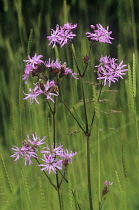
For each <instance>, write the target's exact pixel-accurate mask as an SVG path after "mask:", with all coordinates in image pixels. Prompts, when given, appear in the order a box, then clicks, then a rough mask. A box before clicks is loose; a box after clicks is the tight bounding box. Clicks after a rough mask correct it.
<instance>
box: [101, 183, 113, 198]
mask: <svg viewBox="0 0 139 210" xmlns="http://www.w3.org/2000/svg"><path fill="white" fill-rule="evenodd" d="M109 185H113V182H108V181H107V180H106V181H105V182H104V188H103V190H102V196H104V195H106V194H107V193H108V192H109V190H108V186H109Z"/></svg>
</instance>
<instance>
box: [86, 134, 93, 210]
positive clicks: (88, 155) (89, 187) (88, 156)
mask: <svg viewBox="0 0 139 210" xmlns="http://www.w3.org/2000/svg"><path fill="white" fill-rule="evenodd" d="M89 140H90V139H89V136H87V144H86V146H87V148H86V150H87V151H86V152H87V181H88V196H89V205H90V210H93V203H92V188H91V173H90V142H89Z"/></svg>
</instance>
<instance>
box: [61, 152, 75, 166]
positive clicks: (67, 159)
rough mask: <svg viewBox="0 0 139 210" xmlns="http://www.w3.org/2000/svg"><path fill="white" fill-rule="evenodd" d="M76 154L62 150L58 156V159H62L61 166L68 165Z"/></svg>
mask: <svg viewBox="0 0 139 210" xmlns="http://www.w3.org/2000/svg"><path fill="white" fill-rule="evenodd" d="M76 154H77V152H69V151H68V150H67V149H66V150H63V152H62V153H61V154H60V157H61V158H62V159H63V160H62V163H63V165H65V166H67V165H68V164H69V163H71V162H72V157H73V156H75V155H76Z"/></svg>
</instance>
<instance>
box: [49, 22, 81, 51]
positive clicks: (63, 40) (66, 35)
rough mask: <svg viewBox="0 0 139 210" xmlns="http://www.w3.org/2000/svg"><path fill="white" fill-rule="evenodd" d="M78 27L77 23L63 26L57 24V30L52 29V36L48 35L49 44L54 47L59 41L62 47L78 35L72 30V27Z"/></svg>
mask: <svg viewBox="0 0 139 210" xmlns="http://www.w3.org/2000/svg"><path fill="white" fill-rule="evenodd" d="M75 28H77V24H74V25H72V24H71V23H66V24H64V26H63V27H61V26H59V25H58V24H57V25H56V30H53V29H51V36H47V38H48V40H49V45H52V48H54V47H55V45H56V44H57V43H58V44H59V45H60V46H61V47H63V46H64V45H65V44H67V43H68V42H69V41H70V40H71V39H73V38H74V36H76V34H73V32H72V31H71V30H72V29H75Z"/></svg>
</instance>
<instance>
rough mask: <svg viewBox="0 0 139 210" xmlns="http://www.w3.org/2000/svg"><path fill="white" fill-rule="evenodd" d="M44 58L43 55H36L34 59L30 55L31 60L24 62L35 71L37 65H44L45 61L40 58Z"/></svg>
mask: <svg viewBox="0 0 139 210" xmlns="http://www.w3.org/2000/svg"><path fill="white" fill-rule="evenodd" d="M42 57H43V55H37V54H36V53H35V55H34V56H33V57H32V58H31V57H30V56H29V55H28V59H29V60H23V61H24V62H27V63H28V64H30V65H31V66H32V67H33V69H35V68H36V66H37V65H39V64H40V63H44V61H42V60H40V58H42Z"/></svg>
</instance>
